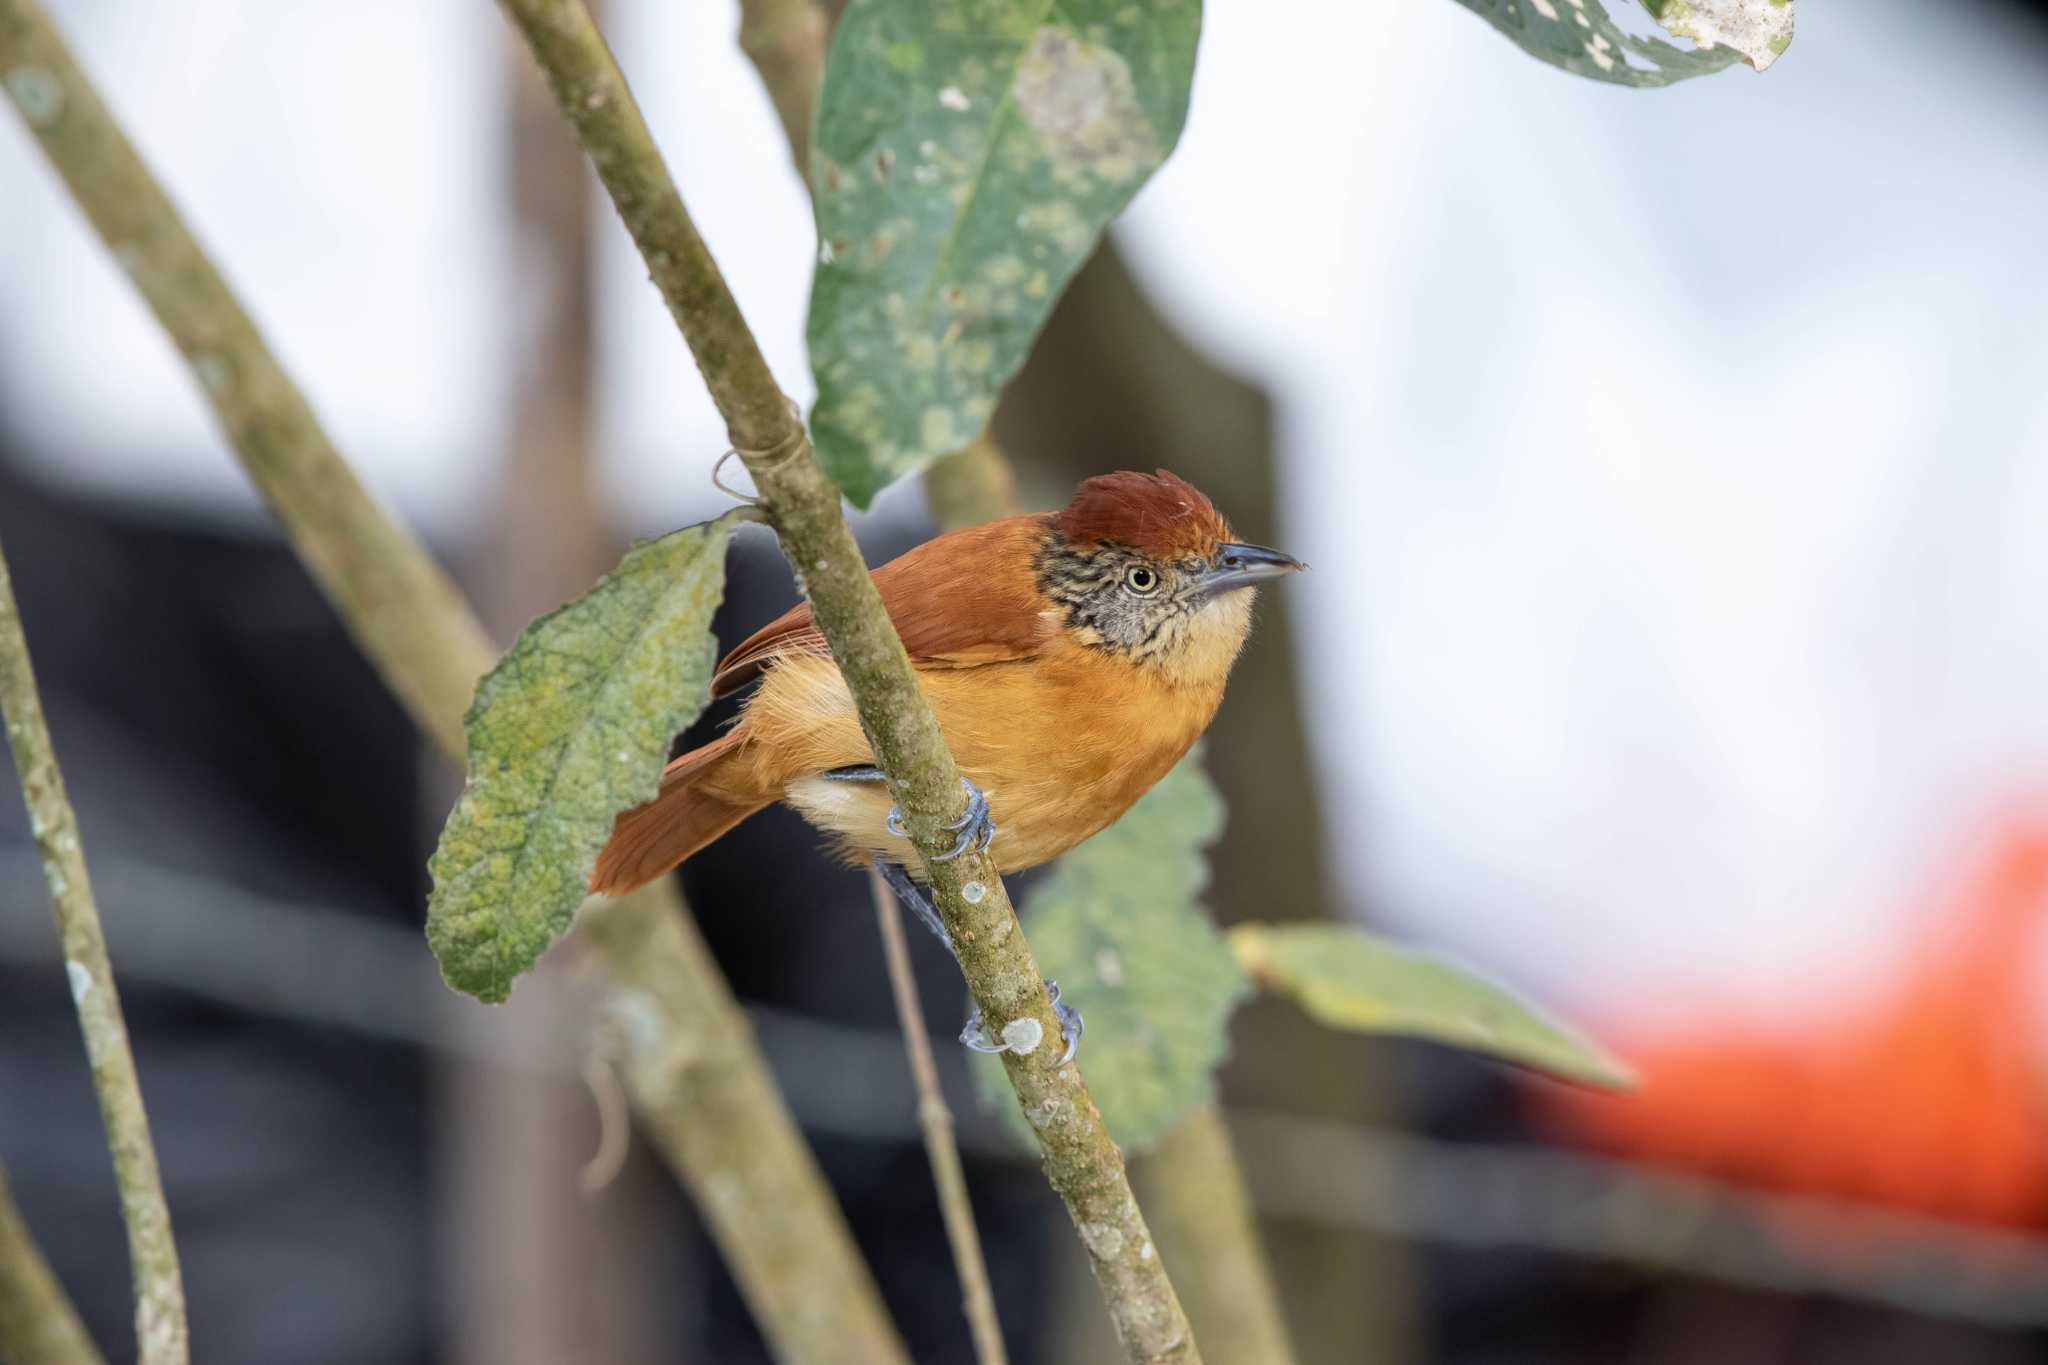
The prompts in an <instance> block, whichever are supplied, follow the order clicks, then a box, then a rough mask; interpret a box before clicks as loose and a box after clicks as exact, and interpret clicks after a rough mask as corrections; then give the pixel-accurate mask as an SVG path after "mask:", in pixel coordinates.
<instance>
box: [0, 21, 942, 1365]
mask: <svg viewBox="0 0 2048 1365" xmlns="http://www.w3.org/2000/svg"><path fill="white" fill-rule="evenodd" d="M0 79H4V80H5V82H6V85H7V88H8V90H9V92H10V93H11V94H12V95H13V96H14V99H15V102H16V104H17V105H19V106H20V107H21V108H22V112H23V115H24V117H25V118H26V119H27V121H28V124H29V127H30V130H31V131H32V132H33V133H34V134H35V136H36V138H37V140H38V141H39V142H40V143H41V144H42V147H43V150H44V152H45V154H46V155H47V156H48V157H49V159H50V161H51V163H52V164H53V165H54V166H55V167H56V168H57V170H58V172H59V173H60V174H61V175H62V176H63V177H64V181H65V183H66V184H67V185H68V186H69V187H70V189H71V192H72V194H73V196H74V197H76V199H77V200H78V203H79V205H80V207H82V208H83V209H84V210H85V213H86V216H87V217H88V218H89V219H90V220H91V221H92V223H93V226H94V227H95V228H96V229H98V231H99V233H100V236H101V237H102V239H104V240H105V242H106V243H107V245H108V247H109V248H110V249H111V250H112V251H113V252H114V254H115V256H116V257H117V258H118V259H119V260H120V261H121V263H122V265H123V266H124V267H125V268H126V270H127V272H128V274H129V277H130V278H131V279H133V280H134V281H135V282H136V285H137V287H138V288H139V289H140V290H141V291H142V293H143V296H144V298H145V299H146V300H147V301H148V303H149V305H150V307H151V309H152V310H153V311H155V313H156V315H157V318H158V321H159V322H161V323H162V324H163V326H164V329H165V330H166V331H167V332H169V333H170V335H171V337H172V338H173V340H175V341H176V342H177V344H178V348H179V350H180V351H181V352H183V353H184V355H185V357H186V360H187V361H188V363H189V364H190V365H191V368H192V370H193V373H194V374H195V376H196V377H197V378H198V379H199V381H200V384H201V386H202V388H203V390H204V392H205V395H206V397H207V399H208V401H209V402H210V403H211V404H212V405H213V408H214V412H215V415H216V416H217V417H218V419H219V420H220V423H221V426H222V428H223V429H224V431H225V432H226V434H227V437H228V439H229V441H230V443H231V444H232V445H233V446H234V449H235V453H236V454H237V456H238V457H239V458H240V459H241V461H242V463H243V466H244V467H245V468H246V470H247V471H248V473H249V476H250V478H251V479H252V480H253V481H254V482H255V483H256V485H257V486H258V488H260V489H261V490H262V492H263V495H264V497H265V499H266V500H267V501H268V502H269V503H270V505H271V507H272V508H273V509H274V510H275V511H276V512H277V514H278V517H279V519H280V520H281V521H282V522H283V523H284V526H285V529H286V531H287V532H288V533H289V535H290V536H291V540H292V544H293V548H294V549H296V550H297V551H298V554H299V557H300V559H301V560H302V561H303V562H304V563H305V564H306V566H307V568H308V569H309V570H310V571H311V572H312V574H313V576H314V578H315V579H316V581H317V582H318V583H319V584H320V586H321V588H322V590H323V591H324V592H325V593H326V594H327V596H328V598H329V600H330V601H331V602H332V603H333V604H334V607H335V609H336V610H337V611H338V612H339V613H340V615H341V617H342V619H343V620H344V621H345V622H346V623H347V624H348V626H349V628H350V629H351V631H353V632H354V634H355V637H356V639H357V641H358V642H359V643H360V644H361V645H362V647H363V650H364V652H365V653H366V654H367V655H368V656H369V657H370V659H371V661H372V662H373V663H374V664H375V665H376V667H377V669H378V672H379V673H380V674H381V675H382V676H383V678H384V679H385V681H386V683H387V684H389V685H390V687H391V688H392V690H393V691H394V692H395V693H397V695H398V697H399V699H400V701H402V702H403V703H404V704H405V706H406V709H407V711H408V713H409V714H410V715H411V716H412V718H413V721H414V723H415V724H417V725H419V726H420V728H421V729H422V730H424V731H425V732H426V733H427V735H428V736H429V737H430V738H432V739H433V740H434V741H435V743H436V744H437V746H438V747H439V748H440V749H441V750H442V752H443V753H445V754H447V755H448V756H450V757H452V758H454V759H456V760H457V761H460V759H461V757H462V754H463V749H464V738H463V729H462V716H463V712H464V711H465V710H466V709H467V707H468V705H469V699H470V696H471V694H472V692H473V691H474V690H475V685H476V680H477V679H478V678H479V677H480V676H482V674H483V672H484V671H485V670H486V669H487V668H489V667H490V665H491V663H492V661H493V659H494V658H495V657H496V651H495V650H494V648H493V647H492V645H491V642H490V638H489V636H488V635H487V634H486V633H485V631H484V629H483V627H482V626H481V625H480V624H478V622H477V619H476V617H475V615H474V614H473V613H472V612H471V611H470V609H469V607H468V605H467V603H465V602H464V601H463V600H462V597H461V595H460V594H459V593H458V592H457V591H456V589H455V588H454V586H453V585H452V584H451V583H450V582H449V580H448V578H447V576H446V575H445V574H443V573H442V572H441V570H440V569H439V568H438V567H437V566H436V565H435V564H434V563H433V561H432V560H431V559H429V558H428V556H427V554H426V553H425V551H424V550H423V549H422V548H421V547H420V545H419V544H418V542H417V541H415V540H414V539H413V538H412V537H411V536H410V535H409V534H408V533H407V532H406V531H405V530H404V529H403V528H402V527H401V526H399V525H398V524H397V523H396V522H395V521H393V520H392V519H391V518H390V517H389V516H388V515H387V514H386V513H385V512H384V511H383V509H382V508H380V507H379V506H378V505H377V504H376V503H375V502H374V501H373V500H372V499H371V498H370V496H369V495H368V493H367V492H365V491H364V489H363V486H362V484H361V482H360V481H359V480H358V479H357V478H356V477H355V474H354V473H353V471H352V470H351V469H350V468H349V466H348V465H347V463H346V462H345V461H344V460H343V459H342V458H341V456H340V454H339V453H338V452H337V451H336V450H335V448H334V446H333V444H332V443H331V442H330V441H329V440H328V439H327V437H326V436H325V435H324V434H323V433H322V432H321V430H320V428H319V426H318V424H317V423H316V422H315V421H314V419H313V416H312V413H311V410H310V409H309V408H308V406H307V404H306V402H305V399H304V398H303V397H302V396H301V395H300V394H299V392H298V390H297V389H296V388H294V387H293V386H292V383H291V381H290V380H289V379H288V378H287V377H286V376H285V375H284V373H283V371H282V370H281V369H280V368H279V367H278V365H277V363H276V361H275V360H274V359H273V358H272V356H271V354H270V352H269V350H268V349H267V348H266V347H265V345H264V343H263V340H262V338H261V336H260V335H258V333H257V332H256V329H255V328H254V326H253V325H252V324H251V323H250V322H249V319H248V316H247V314H246V313H245V312H244V311H243V310H242V308H241V306H240V305H239V304H238V303H237V302H236V300H235V298H234V296H233V295H232V294H231V293H230V292H229V290H228V288H227V286H226V285H225V283H223V281H222V280H221V277H220V275H219V273H218V272H217V271H216V270H215V269H214V267H213V265H212V264H211V262H209V261H208V260H207V258H206V256H205V254H204V253H203V252H202V251H201V249H200V247H199V245H198V243H197V242H196V241H194V240H193V238H192V237H191V235H190V233H189V232H188V231H187V230H186V228H185V226H184V224H183V222H182V221H181V220H180V219H179V217H178V214H177V211H176V210H175V209H174V208H172V206H171V204H170V202H169V200H168V199H167V198H166V197H165V196H164V193H163V190H162V189H161V188H160V187H159V186H158V185H157V183H156V181H155V180H154V178H153V177H152V176H151V175H150V174H149V171H148V169H147V167H145V166H144V165H143V164H142V162H141V160H140V159H139V158H138V157H137V156H136V154H135V151H134V149H133V147H131V146H130V144H129V142H128V140H127V138H126V137H125V135H123V133H122V132H121V130H120V128H119V127H118V126H117V125H116V124H115V123H114V121H113V119H112V117H111V116H110V115H109V113H108V112H107V109H106V107H105V105H104V104H103V103H102V102H101V100H100V98H99V96H98V94H97V93H96V92H95V91H94V90H93V88H92V86H91V84H90V82H89V81H88V80H87V79H86V78H85V75H84V73H82V72H81V71H80V70H79V69H78V66H77V64H76V63H75V62H74V61H73V60H72V58H71V56H70V54H69V53H68V52H67V51H66V50H65V48H64V46H63V44H62V42H61V40H60V39H59V38H58V36H57V33H56V31H55V29H54V28H53V27H52V26H51V24H50V23H49V20H48V19H47V17H46V16H45V15H44V14H43V12H42V10H41V9H40V7H39V6H38V5H36V4H35V3H34V0H0ZM680 906H681V902H680V899H679V898H678V897H677V895H676V894H675V892H674V891H673V889H672V888H670V887H669V886H667V885H666V884H664V885H662V886H661V887H659V888H658V889H657V888H649V889H648V890H647V891H644V892H641V893H640V894H638V895H635V896H632V897H628V898H625V899H622V900H620V901H617V902H614V903H612V904H611V905H610V906H608V907H607V909H606V912H605V914H604V915H603V916H602V917H601V918H602V921H603V923H604V930H605V931H604V932H593V933H592V935H591V937H592V938H593V939H594V941H596V942H597V944H598V946H599V948H600V950H601V951H602V952H603V954H604V956H605V960H606V965H607V967H608V969H609V970H610V973H611V975H612V977H613V979H614V981H615V982H618V983H621V990H620V992H615V994H614V1002H613V1003H614V1005H615V1006H617V1007H619V1008H623V1009H626V1010H628V1011H629V1012H631V1013H632V1014H633V1016H634V1018H635V1019H636V1020H637V1021H638V1022H639V1024H640V1028H639V1029H638V1031H637V1032H634V1033H631V1034H629V1039H628V1043H629V1048H630V1050H631V1053H632V1055H631V1057H629V1059H628V1073H629V1076H630V1077H631V1078H632V1080H631V1084H632V1089H633V1094H634V1101H635V1103H636V1104H637V1105H638V1106H639V1108H640V1111H641V1114H642V1117H643V1118H644V1119H645V1120H646V1121H647V1123H648V1125H649V1127H650V1128H651V1129H652V1131H653V1132H654V1134H655V1136H656V1139H657V1142H658V1145H659V1146H660V1149H661V1151H662V1154H663V1156H664V1157H665V1158H666V1159H667V1160H668V1162H669V1164H670V1166H671V1168H672V1169H674V1170H675V1171H676V1173H677V1175H678V1176H679V1177H681V1178H682V1179H683V1180H684V1181H685V1183H686V1184H687V1185H688V1186H689V1187H690V1188H691V1189H692V1191H693V1192H695V1193H696V1194H697V1195H698V1204H699V1208H700V1209H701V1211H702V1213H703V1215H704V1218H705V1221H706V1222H707V1224H708V1225H709V1227H710V1229H711V1231H712V1234H713V1236H714V1237H715V1238H716V1239H717V1241H718V1243H719V1247H720V1249H721V1250H722V1251H723V1252H724V1253H725V1256H726V1259H727V1261H728V1262H729V1263H730V1264H731V1265H732V1267H733V1271H734V1274H735V1276H736V1277H737V1278H738V1280H739V1282H740V1285H741V1288H742V1290H743V1292H744V1293H745V1294H746V1296H747V1299H748V1302H749V1304H750V1305H751V1306H752V1308H753V1310H754V1312H755V1314H756V1315H757V1317H758V1318H759V1319H760V1321H761V1326H762V1330H763V1332H764V1333H765V1334H766V1335H767V1337H768V1338H769V1340H770V1342H771V1343H772V1344H773V1345H774V1347H775V1349H776V1350H777V1352H778V1353H779V1354H780V1355H781V1356H782V1357H783V1358H784V1359H787V1360H791V1361H803V1362H813V1361H816V1362H842V1361H843V1362H847V1363H848V1365H853V1362H862V1365H866V1362H882V1363H884V1365H886V1363H888V1362H905V1361H907V1359H908V1356H907V1354H906V1353H905V1351H904V1349H903V1345H902V1341H901V1338H900V1337H899V1336H898V1335H897V1334H896V1331H895V1329H894V1327H893V1326H892V1325H891V1324H890V1322H889V1320H888V1315H887V1312H886V1310H885V1309H884V1308H883V1307H882V1303H881V1296H880V1293H879V1291H877V1289H876V1288H875V1284H874V1281H873V1278H872V1277H871V1276H870V1275H869V1274H868V1271H867V1267H866V1265H865V1263H863V1262H862V1261H861V1259H860V1255H859V1252H858V1251H857V1249H856V1248H855V1247H854V1244H853V1238H852V1235H851V1233H850V1232H849V1231H848V1230H847V1227H846V1222H845V1219H844V1217H843V1216H842V1215H841V1213H840V1211H839V1208H838V1205H837V1204H836V1202H835V1201H834V1200H833V1198H832V1194H831V1190H830V1188H829V1187H828V1186H827V1185H826V1183H825V1179H824V1176H823V1174H822V1173H821V1172H820V1171H819V1170H818V1167H817V1163H816V1161H815V1159H814V1158H813V1157H812V1155H811V1153H810V1150H809V1149H808V1147H806V1146H805V1144H804V1141H803V1138H802V1137H801V1135H800V1134H799V1133H798V1132H797V1130H796V1127H795V1125H794V1123H793V1122H792V1121H791V1119H790V1117H789V1112H788V1109H787V1108H786V1107H785V1106H784V1105H783V1103H782V1101H781V1097H780V1096H779V1095H778V1094H777V1093H776V1091H775V1086H774V1081H773V1079H772V1077H771V1076H770V1074H769V1072H768V1068H767V1063H766V1061H765V1060H764V1059H763V1058H762V1056H761V1054H760V1051H759V1049H758V1048H757V1047H756V1046H755V1045H754V1042H753V1039H752V1037H751V1036H750V1034H749V1033H748V1031H747V1027H746V1023H745V1019H744V1017H743V1016H742V1015H741V1014H740V1012H739V1009H738V1006H737V1005H736V1004H735V1003H734V1001H733V999H732V993H731V991H730V990H729V989H728V988H727V986H726V984H725V981H724V979H723V978H722V977H721V976H720V975H719V974H718V971H717V968H716V966H715V964H713V962H712V961H711V958H710V956H709V954H708V953H705V952H703V951H701V945H696V943H695V940H694V938H693V937H692V936H691V935H689V934H688V933H686V932H685V930H684V928H683V926H682V925H681V923H680V921H681V920H682V918H683V916H682V914H681V911H680ZM598 918H599V917H596V916H593V917H592V919H593V920H597V919H598ZM595 928H596V925H595V924H593V929H595ZM627 953H631V954H635V955H636V956H634V957H632V958H630V959H629V958H627V957H625V956H622V955H623V954H627ZM637 955H644V956H637ZM643 978H652V979H657V980H659V981H660V982H661V983H662V986H663V987H664V989H662V990H659V991H653V990H648V989H644V988H642V989H634V987H635V984H636V981H638V980H640V979H643ZM621 1000H623V1001H624V1002H625V1003H623V1004H621Z"/></svg>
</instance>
